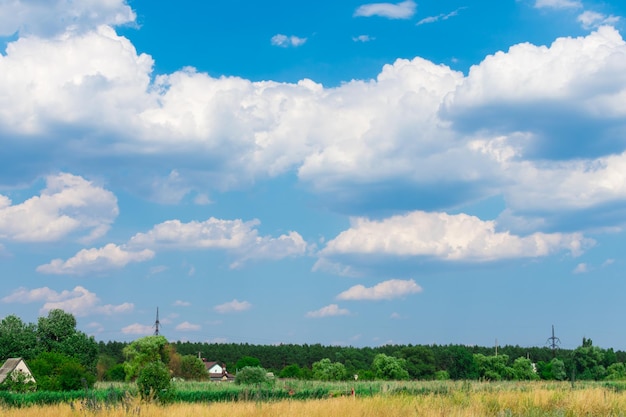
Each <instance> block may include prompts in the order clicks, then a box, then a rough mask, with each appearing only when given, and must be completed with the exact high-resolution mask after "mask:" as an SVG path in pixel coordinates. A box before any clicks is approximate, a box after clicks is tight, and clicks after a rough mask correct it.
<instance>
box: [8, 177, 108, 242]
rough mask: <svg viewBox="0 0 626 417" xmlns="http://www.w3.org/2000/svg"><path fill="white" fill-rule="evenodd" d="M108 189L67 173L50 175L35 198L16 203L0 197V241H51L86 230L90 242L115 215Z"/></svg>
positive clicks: (98, 235) (85, 236)
mask: <svg viewBox="0 0 626 417" xmlns="http://www.w3.org/2000/svg"><path fill="white" fill-rule="evenodd" d="M118 212H119V210H118V207H117V199H116V198H115V196H114V195H113V193H111V192H110V191H108V190H105V189H104V188H102V187H98V186H96V185H94V184H93V183H92V182H90V181H87V180H85V179H84V178H82V177H79V176H76V175H71V174H58V175H51V176H48V177H47V178H46V188H45V189H44V190H42V191H41V194H40V195H39V196H35V197H31V198H29V199H28V200H26V201H24V202H22V203H20V204H11V200H10V199H9V198H8V197H6V196H2V195H0V239H8V240H15V241H21V242H51V241H57V240H60V239H62V238H64V237H67V236H68V235H72V234H77V233H80V232H84V231H87V232H89V233H88V234H87V235H84V234H83V235H82V236H80V235H79V236H80V237H81V238H82V240H84V241H90V240H93V239H96V238H99V237H101V236H103V235H104V234H105V233H106V232H107V230H108V229H109V227H110V225H111V223H113V220H115V218H116V217H117V215H118Z"/></svg>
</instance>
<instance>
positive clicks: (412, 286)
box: [337, 279, 422, 300]
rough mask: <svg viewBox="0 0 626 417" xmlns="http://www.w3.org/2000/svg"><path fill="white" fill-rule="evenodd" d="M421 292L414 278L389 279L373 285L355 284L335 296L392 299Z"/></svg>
mask: <svg viewBox="0 0 626 417" xmlns="http://www.w3.org/2000/svg"><path fill="white" fill-rule="evenodd" d="M420 292H422V287H420V286H419V285H417V284H416V283H415V281H414V280H412V279H411V280H406V281H405V280H401V279H391V280H389V281H384V282H381V283H379V284H376V285H374V286H373V287H370V288H367V287H365V286H363V285H355V286H353V287H351V288H349V289H348V290H346V291H344V292H342V293H341V294H339V295H338V296H337V299H338V300H392V299H394V298H402V297H404V296H406V295H409V294H416V293H420Z"/></svg>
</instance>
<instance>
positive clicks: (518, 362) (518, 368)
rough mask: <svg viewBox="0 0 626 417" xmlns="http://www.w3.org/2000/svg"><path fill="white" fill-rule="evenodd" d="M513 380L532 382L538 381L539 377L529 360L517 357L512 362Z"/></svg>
mask: <svg viewBox="0 0 626 417" xmlns="http://www.w3.org/2000/svg"><path fill="white" fill-rule="evenodd" d="M512 368H513V378H514V379H516V380H521V381H533V380H536V379H539V375H538V374H537V372H536V371H535V368H533V363H532V362H531V360H530V359H527V358H524V357H519V358H517V359H515V360H514V361H513V367H512Z"/></svg>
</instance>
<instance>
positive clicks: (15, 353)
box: [0, 315, 41, 359]
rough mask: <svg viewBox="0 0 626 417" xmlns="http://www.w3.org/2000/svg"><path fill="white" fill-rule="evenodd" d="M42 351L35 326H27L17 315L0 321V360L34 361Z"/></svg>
mask: <svg viewBox="0 0 626 417" xmlns="http://www.w3.org/2000/svg"><path fill="white" fill-rule="evenodd" d="M40 351H41V347H40V345H38V344H37V328H36V327H35V325H34V324H26V323H24V322H23V321H22V319H20V318H19V317H17V316H15V315H9V316H6V317H5V318H3V319H2V321H0V358H2V359H4V358H24V359H32V358H34V357H35V356H37V354H38V353H40Z"/></svg>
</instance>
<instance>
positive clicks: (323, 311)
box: [306, 304, 350, 318]
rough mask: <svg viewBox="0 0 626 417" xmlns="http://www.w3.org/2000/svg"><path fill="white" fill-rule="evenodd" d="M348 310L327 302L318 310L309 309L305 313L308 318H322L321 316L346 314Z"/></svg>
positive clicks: (348, 312)
mask: <svg viewBox="0 0 626 417" xmlns="http://www.w3.org/2000/svg"><path fill="white" fill-rule="evenodd" d="M349 314H350V311H349V310H347V309H345V308H339V306H338V305H337V304H329V305H327V306H325V307H322V308H320V309H319V310H315V311H309V312H308V313H306V317H309V318H322V317H334V316H347V315H349Z"/></svg>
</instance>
